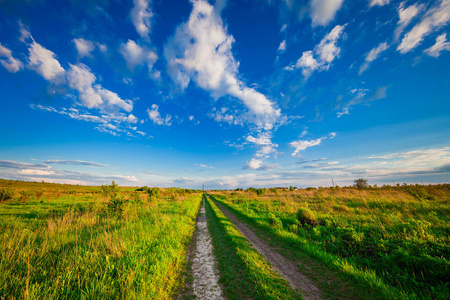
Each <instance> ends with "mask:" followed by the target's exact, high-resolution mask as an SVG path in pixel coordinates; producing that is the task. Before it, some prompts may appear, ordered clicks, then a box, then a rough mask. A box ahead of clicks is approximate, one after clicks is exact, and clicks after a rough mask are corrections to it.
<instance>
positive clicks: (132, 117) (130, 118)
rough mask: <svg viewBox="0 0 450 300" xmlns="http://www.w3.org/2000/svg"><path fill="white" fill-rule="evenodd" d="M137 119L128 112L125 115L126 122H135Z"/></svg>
mask: <svg viewBox="0 0 450 300" xmlns="http://www.w3.org/2000/svg"><path fill="white" fill-rule="evenodd" d="M138 121H139V120H138V118H136V117H135V116H134V115H133V114H129V115H128V117H127V122H128V123H132V124H136V123H137V122H138Z"/></svg>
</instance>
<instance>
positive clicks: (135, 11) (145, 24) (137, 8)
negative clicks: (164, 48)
mask: <svg viewBox="0 0 450 300" xmlns="http://www.w3.org/2000/svg"><path fill="white" fill-rule="evenodd" d="M149 2H150V1H149V0H133V3H134V7H133V8H132V9H131V13H130V16H131V21H132V22H133V25H134V27H135V28H136V31H137V32H138V33H139V35H140V36H141V37H142V38H144V39H146V40H148V39H149V36H148V34H149V33H150V28H151V22H150V19H151V18H152V16H153V13H152V10H151V8H150V7H149Z"/></svg>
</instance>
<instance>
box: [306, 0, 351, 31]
mask: <svg viewBox="0 0 450 300" xmlns="http://www.w3.org/2000/svg"><path fill="white" fill-rule="evenodd" d="M343 2H344V0H312V1H310V2H309V16H310V17H311V20H312V26H313V27H315V26H318V25H321V26H325V25H328V23H330V22H331V21H332V20H333V19H334V16H335V15H336V13H337V11H338V10H339V9H340V8H341V6H342V3H343Z"/></svg>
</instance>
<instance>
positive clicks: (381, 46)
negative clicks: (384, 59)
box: [359, 42, 389, 75]
mask: <svg viewBox="0 0 450 300" xmlns="http://www.w3.org/2000/svg"><path fill="white" fill-rule="evenodd" d="M388 47H389V46H388V44H387V43H386V42H384V43H380V44H379V45H378V46H376V47H375V48H373V49H372V50H370V52H369V53H367V55H366V57H365V59H364V60H365V62H364V63H363V64H362V65H361V67H360V68H359V75H361V74H362V73H363V72H364V71H365V70H367V69H368V68H369V66H370V63H371V62H372V61H374V60H376V59H377V58H378V56H379V55H380V54H381V53H382V52H383V51H386V50H387V49H388Z"/></svg>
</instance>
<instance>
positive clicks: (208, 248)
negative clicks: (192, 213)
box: [191, 200, 225, 299]
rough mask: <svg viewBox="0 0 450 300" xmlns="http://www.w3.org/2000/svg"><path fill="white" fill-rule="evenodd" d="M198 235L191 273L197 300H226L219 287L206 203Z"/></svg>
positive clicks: (199, 216)
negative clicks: (207, 220) (206, 214)
mask: <svg viewBox="0 0 450 300" xmlns="http://www.w3.org/2000/svg"><path fill="white" fill-rule="evenodd" d="M196 226H197V228H196V234H195V236H194V241H193V242H194V243H195V244H194V245H195V246H194V254H193V255H192V256H191V257H192V267H191V272H192V275H193V282H192V289H193V292H194V295H195V296H196V297H197V299H225V298H224V296H223V292H222V288H221V287H220V285H219V271H218V268H217V259H216V257H215V255H214V252H213V245H212V242H211V234H210V232H209V230H208V227H207V223H206V216H205V201H204V200H203V202H202V207H201V208H200V212H199V215H198V218H197V225H196Z"/></svg>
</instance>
